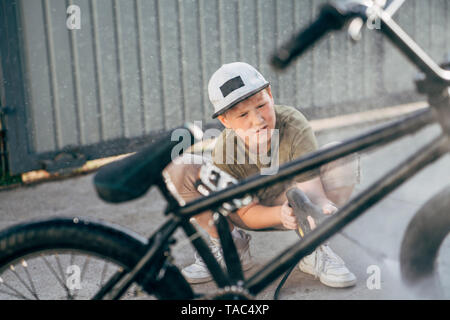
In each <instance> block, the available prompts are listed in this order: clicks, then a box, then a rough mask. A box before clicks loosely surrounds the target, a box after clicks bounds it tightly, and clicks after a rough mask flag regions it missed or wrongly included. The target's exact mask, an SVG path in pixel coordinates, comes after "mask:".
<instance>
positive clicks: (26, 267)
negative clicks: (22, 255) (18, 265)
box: [22, 259, 40, 300]
mask: <svg viewBox="0 0 450 320" xmlns="http://www.w3.org/2000/svg"><path fill="white" fill-rule="evenodd" d="M22 266H23V268H24V270H25V273H26V275H27V278H28V282H29V283H30V286H31V289H32V291H33V292H32V293H31V294H32V295H33V296H34V297H35V298H36V300H40V299H39V296H38V294H37V290H36V287H35V286H34V282H33V279H32V277H31V274H30V271H29V270H28V263H27V262H26V261H25V260H24V259H23V260H22Z"/></svg>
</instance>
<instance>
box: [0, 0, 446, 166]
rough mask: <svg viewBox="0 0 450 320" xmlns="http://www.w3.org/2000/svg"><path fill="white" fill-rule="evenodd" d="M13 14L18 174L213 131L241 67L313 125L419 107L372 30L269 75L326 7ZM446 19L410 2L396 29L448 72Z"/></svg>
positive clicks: (275, 2)
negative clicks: (75, 20) (236, 64)
mask: <svg viewBox="0 0 450 320" xmlns="http://www.w3.org/2000/svg"><path fill="white" fill-rule="evenodd" d="M16 2H17V4H18V9H17V17H19V18H18V19H19V20H18V24H19V26H18V27H17V38H18V39H20V50H21V52H20V55H21V57H23V61H22V63H23V70H24V71H23V77H24V79H25V81H24V84H23V88H24V92H25V95H24V97H23V98H24V100H25V102H24V103H23V105H18V106H16V107H17V108H19V109H20V110H19V109H18V110H19V111H20V112H18V113H17V114H18V115H19V114H22V115H24V119H22V118H21V119H15V120H16V121H19V122H20V121H21V122H22V126H23V127H24V128H26V129H23V130H26V134H25V135H22V136H21V137H22V138H20V139H19V138H18V139H19V140H17V141H14V143H19V144H21V145H23V146H25V147H24V148H23V149H22V150H23V151H22V154H21V155H17V156H16V159H20V160H14V161H16V162H17V163H16V164H13V165H12V166H11V167H12V168H21V169H20V170H22V171H23V168H24V167H27V168H28V169H36V168H39V167H42V166H43V162H42V160H43V159H44V160H46V159H47V160H50V161H53V159H54V158H55V157H56V156H57V155H58V154H59V153H61V152H63V151H67V150H77V152H80V153H82V154H84V155H85V157H86V158H87V159H88V158H89V159H90V158H96V157H100V156H102V155H106V154H112V153H118V152H123V151H125V150H128V151H130V150H133V148H134V149H135V148H136V146H137V145H138V143H137V141H141V140H144V139H147V138H151V137H152V136H154V135H155V134H158V133H159V132H161V131H162V130H168V129H171V128H173V127H175V126H178V125H180V124H181V123H182V122H184V121H202V124H204V125H205V124H213V123H216V122H215V120H214V121H213V120H211V113H212V112H211V111H212V107H211V105H210V103H209V99H208V92H207V85H208V80H209V78H210V77H211V75H212V74H213V72H214V71H215V70H217V68H219V67H220V66H221V65H222V64H224V63H229V62H232V61H237V60H240V61H246V62H248V63H250V64H252V65H254V66H255V67H257V68H258V69H259V70H260V71H261V73H262V74H263V75H264V76H265V77H266V78H267V79H268V80H269V81H270V82H271V85H272V93H273V95H274V98H275V101H276V102H277V103H280V104H286V105H293V106H296V107H297V108H299V109H300V110H302V111H303V112H304V113H305V114H307V115H308V117H310V118H317V117H324V116H330V115H331V116H332V115H336V114H340V113H346V112H354V111H358V110H365V109H368V108H373V107H382V106H385V105H386V104H388V103H389V104H390V103H397V102H403V101H408V99H409V100H412V99H416V97H414V96H411V94H412V92H413V88H414V87H413V83H412V76H414V73H415V69H414V68H413V67H412V66H411V64H410V63H409V62H407V61H406V60H405V59H404V58H403V57H402V56H401V55H400V54H399V53H398V52H397V51H396V49H395V48H393V46H392V45H391V44H390V43H388V42H386V41H385V40H383V39H382V38H381V36H380V34H378V33H376V31H372V30H368V29H367V28H365V29H364V31H363V39H362V40H361V41H360V42H359V43H356V44H353V43H351V42H350V41H349V39H348V36H347V34H346V32H344V31H342V32H338V33H334V34H332V35H330V36H328V37H326V39H324V40H323V41H321V42H320V43H318V44H317V45H316V46H315V48H314V50H312V51H311V52H308V53H306V54H305V55H304V56H303V57H302V59H300V60H298V61H296V63H295V64H294V66H293V67H292V68H291V69H289V70H288V71H287V72H285V73H281V74H279V73H276V72H274V71H273V70H272V69H271V67H270V66H269V64H268V59H269V57H270V54H271V53H272V52H273V50H274V49H275V48H276V46H277V45H280V44H281V43H282V42H284V41H285V40H287V39H289V38H290V37H291V34H292V32H294V31H296V30H298V29H300V28H301V27H303V26H305V25H306V24H307V23H309V22H310V21H311V20H312V19H313V18H314V17H315V16H316V14H317V10H318V7H319V6H320V4H322V3H323V2H325V0H320V1H318V0H306V1H297V0H245V1H238V0H164V1H162V0H120V1H119V0H64V1H61V0H35V1H28V0H17V1H16ZM16 2H14V3H16ZM72 4H74V5H77V6H79V7H80V9H81V29H80V30H69V29H68V28H67V27H66V20H67V17H68V15H67V12H66V10H67V7H68V6H69V5H72ZM11 7H13V6H11ZM449 9H450V5H449V3H448V1H446V0H436V1H431V0H429V1H419V0H410V1H406V2H405V4H404V5H403V6H402V8H401V9H400V10H399V12H398V13H397V14H396V16H395V19H396V21H398V22H399V24H400V25H401V26H402V27H403V28H405V30H406V31H407V32H408V33H409V34H410V35H411V36H412V37H413V38H414V39H416V40H417V41H418V43H419V44H420V45H421V46H422V47H423V48H424V49H425V50H426V51H427V52H429V53H430V55H431V56H432V57H433V58H434V59H437V60H438V61H442V59H443V58H444V56H445V52H446V51H449V50H450V33H449V32H448V30H449V25H450V24H449V20H450V12H449V11H450V10H449ZM4 47H5V46H4ZM5 48H6V47H5ZM3 50H7V49H3ZM2 60H3V62H2V63H5V62H4V61H6V60H5V59H4V58H2ZM4 67H5V66H4ZM6 67H8V66H6ZM4 73H5V74H6V75H10V74H13V73H12V72H11V70H6V72H4ZM10 117H13V115H11V116H10ZM12 120H13V119H10V121H9V122H10V123H13V122H14V121H12ZM10 130H11V129H10ZM13 136H14V135H13ZM19 136H20V135H17V137H19ZM23 137H25V138H23ZM135 142H136V145H135V144H134V143H135ZM10 143H12V142H10ZM113 146H118V147H117V148H116V149H114V150H112V149H111V150H109V151H108V150H107V148H111V147H113ZM25 158H27V159H31V160H30V161H27V165H23V163H24V160H23V159H25ZM19 162H21V163H20V164H19ZM69 162H70V161H69ZM47 163H48V162H47ZM17 170H19V169H17Z"/></svg>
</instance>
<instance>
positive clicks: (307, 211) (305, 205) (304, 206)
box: [286, 188, 327, 238]
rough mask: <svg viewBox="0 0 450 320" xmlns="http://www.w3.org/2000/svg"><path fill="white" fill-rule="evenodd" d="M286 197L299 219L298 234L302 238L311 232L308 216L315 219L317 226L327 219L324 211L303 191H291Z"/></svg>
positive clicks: (296, 189)
mask: <svg viewBox="0 0 450 320" xmlns="http://www.w3.org/2000/svg"><path fill="white" fill-rule="evenodd" d="M286 197H287V199H288V202H289V206H290V207H291V208H292V209H293V211H294V214H295V216H296V217H297V222H298V229H297V230H296V232H297V234H298V235H299V236H300V238H304V237H305V235H306V234H308V233H309V232H311V226H310V225H309V222H308V219H307V217H308V216H310V217H311V218H313V220H314V222H315V224H316V226H318V225H319V224H321V223H322V222H323V221H324V220H325V219H327V216H326V215H325V214H324V213H323V212H322V210H320V208H319V207H318V206H316V205H315V204H314V203H312V202H311V200H309V198H308V197H307V196H306V194H305V193H304V192H303V191H302V190H300V189H298V188H292V189H289V190H288V191H287V192H286Z"/></svg>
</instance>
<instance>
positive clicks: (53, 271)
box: [41, 255, 72, 299]
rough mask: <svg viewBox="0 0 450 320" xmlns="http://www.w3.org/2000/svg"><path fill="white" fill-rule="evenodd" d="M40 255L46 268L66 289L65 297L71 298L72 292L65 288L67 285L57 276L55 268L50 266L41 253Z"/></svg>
mask: <svg viewBox="0 0 450 320" xmlns="http://www.w3.org/2000/svg"><path fill="white" fill-rule="evenodd" d="M41 257H42V259H43V260H44V262H45V265H46V266H47V268H48V269H49V270H50V272H51V273H52V274H53V276H54V277H55V278H56V280H58V283H59V284H60V285H61V287H62V288H63V289H64V290H65V291H66V293H67V298H69V299H71V298H72V294H71V293H70V290H69V288H67V286H66V284H65V283H64V281H63V280H61V279H60V278H59V276H58V274H57V272H56V271H55V269H53V267H52V266H51V264H50V262H49V261H48V260H47V259H46V258H45V256H44V255H41Z"/></svg>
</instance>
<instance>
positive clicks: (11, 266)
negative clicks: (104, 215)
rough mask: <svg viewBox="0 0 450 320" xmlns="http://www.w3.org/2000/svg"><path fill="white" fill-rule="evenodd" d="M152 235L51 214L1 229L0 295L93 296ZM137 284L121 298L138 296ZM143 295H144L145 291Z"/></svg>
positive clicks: (126, 266)
mask: <svg viewBox="0 0 450 320" xmlns="http://www.w3.org/2000/svg"><path fill="white" fill-rule="evenodd" d="M146 243H147V239H145V238H143V237H141V236H139V235H137V234H134V233H132V232H130V231H128V230H126V229H124V228H121V227H118V226H115V225H112V224H108V223H103V222H95V221H92V220H88V219H78V218H52V219H46V220H40V221H35V222H29V223H24V224H20V225H17V226H14V227H11V228H8V229H6V230H4V231H2V232H0V299H41V300H61V299H91V298H92V297H93V296H94V295H95V293H96V292H97V291H98V290H99V289H100V288H101V287H102V285H104V284H105V283H106V282H107V281H108V279H109V278H110V277H112V276H113V275H114V274H116V273H117V271H119V270H123V269H129V268H130V267H131V266H133V265H134V264H135V263H136V262H137V261H138V259H139V258H140V257H141V256H142V254H143V253H144V250H145V245H146ZM138 289H140V288H139V286H136V285H133V286H132V288H130V290H129V291H128V292H127V293H126V294H125V295H124V296H123V297H122V298H136V297H135V295H134V294H133V293H136V292H137V291H139V290H138ZM141 296H142V295H141Z"/></svg>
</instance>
